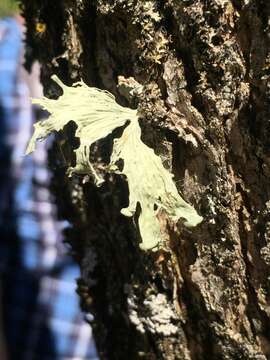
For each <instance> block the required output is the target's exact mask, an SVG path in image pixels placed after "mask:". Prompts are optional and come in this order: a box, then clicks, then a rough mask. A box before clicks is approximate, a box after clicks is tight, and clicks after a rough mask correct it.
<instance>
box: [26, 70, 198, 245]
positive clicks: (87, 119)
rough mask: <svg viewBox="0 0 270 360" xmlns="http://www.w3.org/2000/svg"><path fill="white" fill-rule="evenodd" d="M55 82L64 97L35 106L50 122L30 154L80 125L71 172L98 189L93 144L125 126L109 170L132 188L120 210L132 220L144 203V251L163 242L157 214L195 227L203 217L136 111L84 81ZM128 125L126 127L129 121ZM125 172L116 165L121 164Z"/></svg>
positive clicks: (38, 128) (39, 126)
mask: <svg viewBox="0 0 270 360" xmlns="http://www.w3.org/2000/svg"><path fill="white" fill-rule="evenodd" d="M53 79H54V80H55V81H56V82H57V83H58V84H59V85H60V86H61V87H62V89H63V95H62V96H60V97H59V98H58V99H57V100H52V99H47V98H45V97H44V98H42V99H35V100H33V102H34V103H35V104H39V105H41V106H42V108H44V109H46V110H47V111H48V112H49V113H50V117H49V118H48V119H47V120H45V121H40V122H38V123H36V124H35V131H34V134H33V136H32V139H31V140H30V142H29V145H28V148H27V153H30V152H32V151H33V150H34V149H35V143H36V141H37V140H42V139H45V138H46V137H47V136H48V135H49V134H51V133H52V132H53V131H60V130H62V129H63V127H64V126H65V125H66V124H67V123H68V122H69V121H70V120H73V121H74V122H75V123H76V124H77V129H76V133H75V136H76V137H77V138H79V140H80V145H79V147H78V148H77V149H76V150H75V153H76V165H75V167H72V168H70V169H69V170H68V171H69V174H72V173H85V174H89V173H91V174H92V175H93V176H94V178H95V181H96V184H97V185H100V184H101V183H102V182H103V181H104V180H103V179H102V178H100V177H99V176H98V175H97V174H96V172H95V169H94V166H93V164H91V162H90V146H91V144H93V143H94V142H96V141H97V140H100V139H102V138H105V137H106V136H108V135H109V134H110V133H111V132H112V131H113V130H114V129H116V128H118V127H121V126H124V125H126V127H125V129H124V131H123V134H122V136H121V137H120V138H118V139H116V140H114V145H113V151H112V155H111V161H110V165H109V166H108V171H112V172H116V173H118V174H123V175H125V177H126V179H127V182H128V186H129V206H128V207H127V208H124V209H122V210H121V213H122V214H123V215H125V216H133V215H134V213H135V211H136V208H137V204H138V203H139V204H140V207H141V212H140V215H139V220H138V223H139V229H140V234H141V237H142V244H141V248H142V249H144V250H148V249H153V248H155V247H156V246H157V245H158V244H159V243H160V242H161V240H162V238H161V232H160V225H159V220H158V218H157V214H158V212H159V211H160V210H161V209H162V210H164V211H165V212H166V214H167V215H168V217H169V218H171V219H172V220H173V221H177V220H178V219H180V218H183V219H185V224H186V225H187V226H196V225H197V224H198V223H200V222H201V220H202V218H201V217H200V216H199V215H198V214H197V212H196V211H195V209H194V208H193V207H192V206H190V205H189V204H187V203H186V202H185V201H184V200H183V199H182V198H181V196H180V195H179V193H178V191H177V188H176V186H175V184H174V182H173V175H172V174H170V173H169V171H168V170H166V169H165V168H164V167H163V165H162V161H161V159H160V158H159V157H158V156H157V155H155V153H154V151H153V149H151V148H149V147H148V146H147V145H145V144H144V143H143V142H142V140H141V128H140V125H139V121H138V115H137V111H136V110H132V109H129V108H126V107H122V106H120V105H119V104H117V103H116V101H115V98H114V96H113V95H112V94H110V93H108V92H107V91H102V90H99V89H96V88H91V87H88V86H87V85H86V84H85V83H84V82H83V81H80V82H78V83H76V84H74V85H73V86H71V87H69V86H66V85H64V84H63V83H62V82H61V81H60V80H59V79H58V78H57V77H56V76H55V75H54V76H53ZM128 122H129V124H128V125H127V123H128ZM120 159H121V160H122V162H123V169H122V170H120V169H119V168H118V166H117V164H118V163H119V160H120Z"/></svg>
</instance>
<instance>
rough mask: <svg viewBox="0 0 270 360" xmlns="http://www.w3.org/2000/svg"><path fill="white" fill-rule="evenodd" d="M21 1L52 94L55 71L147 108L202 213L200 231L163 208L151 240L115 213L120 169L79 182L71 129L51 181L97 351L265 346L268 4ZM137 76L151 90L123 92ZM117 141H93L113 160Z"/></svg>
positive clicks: (205, 355) (263, 350) (192, 352)
mask: <svg viewBox="0 0 270 360" xmlns="http://www.w3.org/2000/svg"><path fill="white" fill-rule="evenodd" d="M22 2H23V4H24V13H25V16H26V19H27V24H28V34H27V35H28V42H29V44H31V49H32V50H31V52H30V53H29V58H31V57H32V58H35V57H37V58H38V59H39V60H40V62H41V64H42V78H43V81H44V84H45V90H46V94H47V95H48V96H56V95H57V93H58V89H57V88H56V87H55V85H54V84H52V82H51V80H50V76H51V75H52V74H53V73H56V74H57V75H59V77H60V78H61V79H62V80H64V81H65V82H67V83H68V84H71V83H72V82H74V81H75V80H78V79H79V78H81V77H82V78H83V79H84V80H85V81H86V82H87V83H88V84H89V85H90V86H97V87H99V88H103V89H107V90H109V91H111V92H112V93H114V94H115V95H116V97H117V100H118V101H119V102H120V103H121V104H124V105H128V106H131V107H134V106H138V108H139V112H140V116H141V126H142V128H143V140H144V141H145V143H147V144H148V145H150V146H151V147H153V148H154V149H155V152H156V153H157V154H159V155H160V156H161V157H162V159H163V161H164V166H166V167H167V168H169V169H170V170H171V171H172V172H173V174H174V175H175V181H176V183H177V186H178V188H179V192H181V194H182V195H183V197H184V198H185V199H186V200H187V201H188V202H189V203H191V204H192V205H194V207H195V208H196V209H197V210H198V212H199V213H200V214H201V215H202V216H203V218H204V221H203V223H202V224H201V225H200V226H198V227H197V228H196V229H194V230H193V229H192V230H190V229H189V230H187V229H185V228H184V227H183V226H182V225H181V223H180V222H179V223H178V224H177V225H176V226H174V225H173V224H172V223H169V222H168V221H167V220H165V219H163V218H162V219H160V221H161V224H162V227H163V229H165V230H166V232H167V239H166V243H165V245H164V246H163V249H161V250H160V251H158V252H151V251H149V252H142V251H141V250H140V249H139V246H138V243H139V241H140V239H139V234H138V232H137V230H136V229H137V228H136V221H135V222H134V221H132V220H130V219H127V218H125V217H124V216H122V215H120V209H121V208H122V207H123V205H124V204H127V196H128V189H127V185H126V183H125V180H124V179H122V178H120V177H117V176H115V177H112V176H108V177H107V181H106V183H105V185H104V186H102V187H101V188H96V187H95V186H94V185H93V184H92V183H91V182H90V183H85V184H83V183H82V180H81V179H79V178H76V177H75V178H72V179H68V178H67V177H66V176H65V175H64V170H65V165H66V164H65V162H69V161H72V159H71V158H72V157H71V155H70V145H68V141H67V140H66V139H67V138H70V133H71V132H72V129H70V128H69V129H67V131H66V132H65V134H62V137H61V139H62V140H61V144H62V145H61V146H62V149H61V152H59V151H58V150H57V149H59V147H55V149H54V150H55V152H54V153H53V156H52V158H53V161H54V163H55V164H56V163H57V166H56V167H55V172H56V177H55V179H56V181H55V184H56V185H55V186H56V188H57V186H58V188H59V189H61V191H59V193H60V194H61V196H59V204H60V206H61V209H62V214H63V216H65V217H67V218H68V219H69V220H70V221H71V222H72V223H73V224H74V229H73V231H70V232H69V234H67V235H68V237H69V241H70V242H71V244H72V247H73V251H74V254H75V256H76V257H77V259H78V261H79V263H80V266H81V270H82V276H81V279H80V281H79V282H78V292H79V294H80V296H81V299H82V306H83V309H84V310H85V311H91V312H93V313H94V315H95V321H94V323H93V324H92V326H93V329H94V333H95V336H96V341H97V346H98V349H99V353H100V357H101V359H116V360H121V359H125V360H126V359H127V358H129V359H166V360H173V359H186V360H191V359H192V360H195V359H196V360H201V359H227V360H229V359H231V360H235V359H258V360H259V359H260V360H263V359H270V300H269V292H270V238H269V237H270V230H269V229H270V201H269V200H270V185H269V174H270V158H269V144H270V142H269V129H270V126H269V118H270V110H269V109H270V107H269V105H270V101H269V84H270V83H269V81H270V77H269V74H270V72H269V69H270V38H269V36H270V28H269V16H270V3H268V2H267V1H263V0H208V1H206V0H182V1H180V0H159V1H158V0H150V1H144V0H118V1H117V0H92V1H89V0H73V1H72V0H58V1H54V2H52V1H51V0H36V1H35V2H32V1H27V0H24V1H22ZM38 23H44V24H45V25H46V29H45V30H44V29H43V30H44V31H38V29H39V28H38V27H37V26H36V24H38ZM119 76H122V78H120V79H119V78H118V77H119ZM131 78H133V79H131ZM134 79H135V80H136V81H137V82H138V83H140V84H141V85H142V86H143V90H142V93H141V94H137V95H133V96H129V95H128V96H127V90H128V86H131V88H132V82H134V81H133V80H134ZM118 81H120V83H121V84H122V85H121V84H120V85H121V86H118V85H119V84H118ZM89 101H90V100H89ZM71 120H72V119H71ZM116 135H117V134H114V136H116ZM112 138H113V136H111V137H109V138H108V139H106V141H101V142H99V143H98V144H97V146H96V153H97V154H98V155H99V156H101V157H102V161H104V162H106V161H107V160H108V156H109V152H110V148H111V142H112ZM58 146H59V145H58ZM62 153H64V157H65V158H64V163H63V157H62V156H63V155H61V154H62ZM59 163H60V165H59ZM63 183H64V184H65V192H64V193H63V190H62V189H63ZM57 184H58V185H57ZM59 184H60V187H59Z"/></svg>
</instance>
